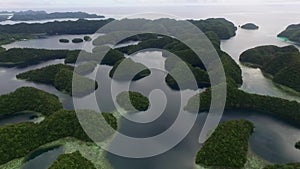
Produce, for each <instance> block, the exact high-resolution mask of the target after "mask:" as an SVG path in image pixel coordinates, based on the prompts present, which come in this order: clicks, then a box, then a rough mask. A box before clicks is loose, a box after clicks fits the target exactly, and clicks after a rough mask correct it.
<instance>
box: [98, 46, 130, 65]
mask: <svg viewBox="0 0 300 169" xmlns="http://www.w3.org/2000/svg"><path fill="white" fill-rule="evenodd" d="M96 53H97V51H96ZM123 59H125V56H124V54H123V53H122V52H120V51H118V50H115V49H111V50H109V51H108V52H107V54H106V55H105V57H104V58H103V59H102V61H101V64H103V65H108V66H114V65H115V64H116V63H117V62H118V61H120V60H123Z"/></svg>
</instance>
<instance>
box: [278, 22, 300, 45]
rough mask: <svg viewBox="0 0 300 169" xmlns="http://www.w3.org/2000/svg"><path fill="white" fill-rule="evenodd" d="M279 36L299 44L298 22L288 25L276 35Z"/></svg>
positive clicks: (299, 27) (299, 28) (299, 31)
mask: <svg viewBox="0 0 300 169" xmlns="http://www.w3.org/2000/svg"><path fill="white" fill-rule="evenodd" d="M277 36H278V37H281V38H286V39H288V40H290V41H293V42H296V43H299V44H300V24H294V25H290V26H288V27H287V28H286V29H285V30H284V31H283V32H281V33H280V34H278V35H277Z"/></svg>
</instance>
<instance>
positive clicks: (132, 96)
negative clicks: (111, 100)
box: [117, 91, 150, 113]
mask: <svg viewBox="0 0 300 169" xmlns="http://www.w3.org/2000/svg"><path fill="white" fill-rule="evenodd" d="M117 103H118V104H119V106H120V107H121V108H123V109H124V110H126V111H128V112H130V113H132V112H138V111H146V110H147V109H148V108H149V105H150V102H149V99H148V98H147V97H146V96H144V95H142V94H141V93H138V92H132V91H129V92H122V93H120V94H119V95H118V96H117Z"/></svg>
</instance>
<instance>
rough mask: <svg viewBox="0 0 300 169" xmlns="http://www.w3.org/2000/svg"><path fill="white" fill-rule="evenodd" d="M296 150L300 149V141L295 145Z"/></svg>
mask: <svg viewBox="0 0 300 169" xmlns="http://www.w3.org/2000/svg"><path fill="white" fill-rule="evenodd" d="M295 148H297V149H300V141H298V142H297V143H296V144H295Z"/></svg>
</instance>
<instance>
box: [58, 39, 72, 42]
mask: <svg viewBox="0 0 300 169" xmlns="http://www.w3.org/2000/svg"><path fill="white" fill-rule="evenodd" d="M59 42H60V43H69V42H70V41H69V39H59Z"/></svg>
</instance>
